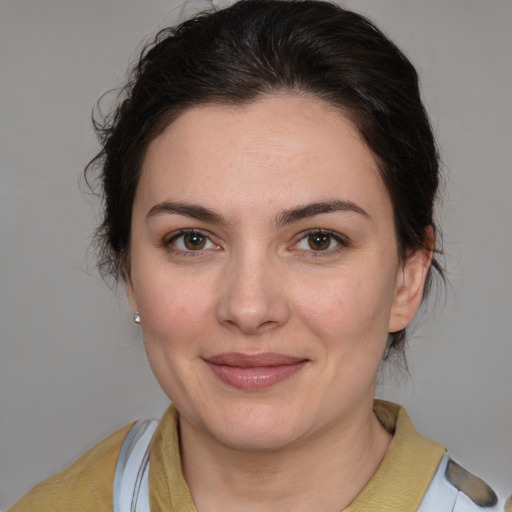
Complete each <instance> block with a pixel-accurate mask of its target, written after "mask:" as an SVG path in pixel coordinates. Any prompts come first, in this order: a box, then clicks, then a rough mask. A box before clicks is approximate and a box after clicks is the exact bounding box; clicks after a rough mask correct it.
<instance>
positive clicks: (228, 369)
mask: <svg viewBox="0 0 512 512" xmlns="http://www.w3.org/2000/svg"><path fill="white" fill-rule="evenodd" d="M204 361H205V362H206V364H207V365H208V366H209V367H210V369H211V370H212V372H213V373H214V374H215V375H216V377H217V378H219V379H220V380H221V381H222V382H224V383H225V384H228V385H230V386H233V387H236V388H239V389H246V390H257V389H263V388H268V387H270V386H273V385H275V384H278V383H279V382H282V381H284V380H286V379H288V378H290V377H291V376H292V375H295V374H296V373H297V372H298V371H300V370H301V369H302V368H303V367H304V366H305V365H306V363H307V360H306V359H300V358H297V357H293V356H288V355H285V354H273V353H267V354H258V355H248V354H239V353H234V352H230V353H226V354H218V355H215V356H212V357H208V358H206V359H205V360H204Z"/></svg>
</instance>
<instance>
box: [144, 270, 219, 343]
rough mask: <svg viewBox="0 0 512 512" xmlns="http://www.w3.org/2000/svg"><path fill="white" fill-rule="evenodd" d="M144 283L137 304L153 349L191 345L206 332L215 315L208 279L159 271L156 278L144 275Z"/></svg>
mask: <svg viewBox="0 0 512 512" xmlns="http://www.w3.org/2000/svg"><path fill="white" fill-rule="evenodd" d="M141 277H142V276H141ZM140 283H141V285H140V286H139V287H138V288H136V289H137V303H138V305H139V311H140V313H141V316H142V318H143V323H142V327H143V332H144V338H145V341H146V345H147V346H148V348H149V349H151V348H152V346H153V345H155V344H157V345H161V346H167V347H168V345H172V346H173V348H177V347H178V346H179V345H180V344H182V345H188V346H190V345H191V344H192V343H193V342H194V341H195V340H196V339H197V338H198V337H199V335H200V334H201V332H203V333H204V329H205V325H206V324H207V323H208V321H209V319H210V318H211V317H212V315H211V310H212V298H213V293H212V287H211V286H209V283H208V280H205V279H198V278H195V279H194V278H191V277H190V276H185V277H184V276H180V275H179V274H178V275H176V274H175V275H174V276H173V277H172V278H171V277H165V275H163V274H162V273H159V274H158V276H156V278H155V276H145V277H143V278H142V279H141V280H140ZM162 348H163V347H162ZM168 348H169V347H168Z"/></svg>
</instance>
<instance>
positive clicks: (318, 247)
mask: <svg viewBox="0 0 512 512" xmlns="http://www.w3.org/2000/svg"><path fill="white" fill-rule="evenodd" d="M331 239H332V237H331V235H327V234H325V233H314V234H311V235H309V236H308V245H309V248H310V249H313V251H325V250H326V249H329V247H330V246H331V241H332V240H331Z"/></svg>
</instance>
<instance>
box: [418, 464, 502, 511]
mask: <svg viewBox="0 0 512 512" xmlns="http://www.w3.org/2000/svg"><path fill="white" fill-rule="evenodd" d="M497 504H498V498H497V496H496V494H495V493H494V491H493V490H492V489H491V487H489V485H487V484H486V483H485V482H484V481H483V480H482V479H480V478H478V477H477V476H475V475H473V474H472V473H470V472H469V471H468V470H466V469H464V468H463V467H462V466H461V465H460V464H458V463H457V462H455V461H454V460H453V459H452V458H451V457H450V456H449V455H448V454H446V455H445V456H444V457H443V458H442V459H441V462H440V464H439V467H438V469H437V471H436V473H435V475H434V478H433V479H432V482H431V483H430V486H429V488H428V489H427V492H426V494H425V497H424V498H423V501H422V503H421V506H420V508H419V509H418V512H431V511H432V512H433V511H436V512H438V511H443V510H450V511H453V512H478V511H482V512H483V511H485V512H492V511H497V510H498V509H497Z"/></svg>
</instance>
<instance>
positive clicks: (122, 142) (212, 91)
mask: <svg viewBox="0 0 512 512" xmlns="http://www.w3.org/2000/svg"><path fill="white" fill-rule="evenodd" d="M287 91H289V92H295V93H299V94H307V95H310V96H312V97H315V98H319V99H322V100H324V101H326V102H328V103H329V104H331V105H334V106H336V107H339V108H341V109H342V110H343V111H344V112H345V113H346V114H348V115H349V116H350V118H351V119H352V120H353V122H354V123H355V125H356V126H357V128H358V129H359V131H360V133H361V135H362V136H363V138H364V140H365V141H366V143H367V144H368V146H369V147H370V149H371V150H372V151H373V153H374V155H375V158H376V160H377V162H378V164H379V168H380V172H381V176H382V179H383V181H384V183H385V186H386V188H387V190H388V193H389V195H390V198H391V201H392V204H393V209H394V217H395V230H396V236H397V244H398V253H399V255H400V257H401V258H402V260H405V259H406V257H407V255H408V253H410V252H413V251H415V250H418V249H425V248H427V249H430V248H431V247H430V246H429V244H431V241H430V240H429V238H428V236H427V234H426V228H427V227H428V226H432V227H433V228H434V231H435V228H436V226H435V221H434V217H433V215H434V202H435V198H436V194H437V190H438V183H439V161H438V152H437V149H436V144H435V140H434V137H433V134H432V129H431V127H430V123H429V120H428V117H427V115H426V113H425V110H424V107H423V104H422V101H421V98H420V91H419V86H418V76H417V73H416V71H415V69H414V67H413V66H412V64H411V63H410V62H409V61H408V59H407V58H406V57H405V56H404V55H403V53H402V52H401V51H400V50H399V49H398V48H397V47H396V46H395V45H394V44H393V43H392V42H391V41H390V40H389V39H387V38H386V37H385V36H384V35H383V34H382V32H380V31H379V30H378V29H377V28H376V27H375V25H373V24H372V23H371V22H370V21H368V20H367V19H366V18H364V17H363V16H360V15H358V14H356V13H353V12H351V11H347V10H345V9H343V8H341V7H339V6H336V5H334V4H331V3H328V2H323V1H315V0H303V1H281V0H241V1H239V2H237V3H235V4H234V5H232V6H231V7H228V8H226V9H224V10H220V11H217V12H209V13H202V14H200V15H198V16H196V17H194V18H193V19H190V20H188V21H186V22H184V23H182V24H180V25H179V26H177V27H174V28H167V29H164V30H162V31H161V32H159V34H158V35H157V36H156V38H155V40H154V41H153V42H152V43H150V44H149V45H147V46H146V48H145V49H144V51H143V52H142V55H141V57H140V60H139V62H138V63H137V65H136V66H134V68H133V69H132V71H131V75H130V78H129V81H128V83H127V84H126V85H125V87H124V88H123V89H122V91H121V96H120V101H119V103H118V105H117V107H116V108H115V109H114V110H113V111H112V112H111V113H110V114H109V115H107V116H106V117H105V118H104V119H103V120H102V121H101V122H100V121H95V128H96V130H97V133H98V136H99V140H100V142H101V144H102V149H101V151H100V152H99V153H98V155H97V156H96V157H95V158H94V159H93V160H92V162H91V163H90V164H89V165H88V167H87V169H86V177H87V176H88V175H89V174H90V173H91V172H94V171H96V172H98V177H99V179H100V182H101V186H102V192H103V200H104V218H103V222H102V224H101V226H100V227H99V228H98V231H97V236H96V241H97V244H98V249H99V251H98V252H99V268H100V271H101V272H102V274H103V275H104V276H113V277H114V278H115V279H119V278H121V276H122V275H123V271H124V270H125V269H126V267H125V265H126V263H127V261H128V258H129V250H130V225H131V213H132V205H133V201H134V197H135V192H136V188H137V184H138V182H139V178H140V173H141V167H142V162H143V160H144V155H145V152H146V150H147V147H148V144H149V143H150V142H151V141H152V140H153V139H154V138H155V137H157V136H158V135H159V134H160V133H161V132H162V131H163V130H164V129H165V128H166V127H167V126H168V125H169V124H170V123H172V121H173V120H174V119H175V118H176V116H178V115H179V114H180V113H181V112H183V111H184V110H186V109H187V108H189V107H191V106H197V105H199V104H204V103H223V104H242V103H245V102H249V101H251V100H254V99H256V98H258V97H261V96H262V95H269V94H273V93H282V92H287ZM433 267H434V268H435V269H436V270H437V271H438V272H439V274H440V275H441V276H442V275H443V273H442V269H441V267H440V265H439V264H438V262H437V260H436V258H434V260H433ZM430 279H431V275H430V272H429V276H428V278H427V281H428V282H427V289H428V284H429V283H430ZM404 339H405V331H399V332H396V333H391V334H390V337H389V342H388V352H389V350H391V349H395V348H400V347H401V346H402V345H403V341H404Z"/></svg>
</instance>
